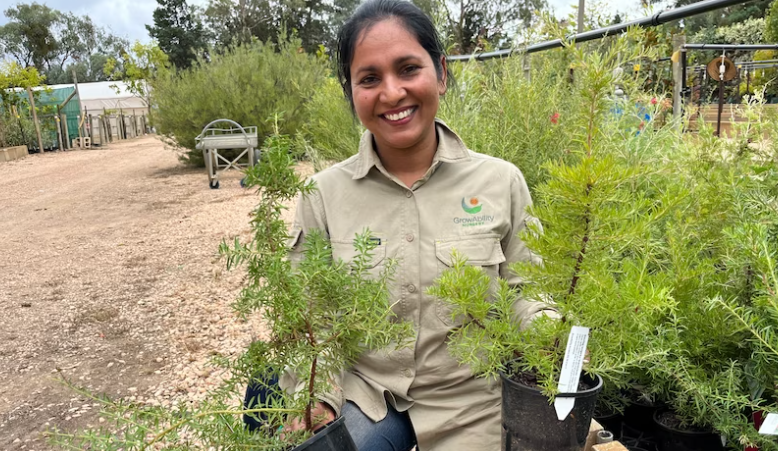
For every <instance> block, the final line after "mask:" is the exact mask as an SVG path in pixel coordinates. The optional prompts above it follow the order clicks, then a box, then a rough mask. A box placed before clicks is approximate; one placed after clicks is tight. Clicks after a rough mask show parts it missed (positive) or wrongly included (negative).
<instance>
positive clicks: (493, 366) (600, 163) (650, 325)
mask: <svg viewBox="0 0 778 451" xmlns="http://www.w3.org/2000/svg"><path fill="white" fill-rule="evenodd" d="M640 36H641V35H640V34H637V33H632V34H630V35H628V36H627V37H623V38H620V39H618V40H617V41H615V42H613V43H611V45H610V46H609V47H606V46H604V47H603V48H601V49H598V50H597V51H592V52H590V53H589V52H587V51H586V50H584V49H580V48H579V49H573V48H570V49H569V50H568V51H569V52H570V55H569V56H570V58H571V59H572V62H573V66H574V67H575V82H574V83H573V84H572V85H569V83H568V82H567V81H561V82H559V81H555V82H553V84H551V86H554V85H555V84H556V86H561V83H568V86H564V87H563V89H564V91H563V92H564V93H565V95H564V96H557V97H565V98H566V99H567V100H566V101H567V102H569V103H567V105H568V107H567V108H565V110H564V111H565V115H566V117H565V123H564V129H565V130H564V131H563V132H561V133H559V134H558V135H556V136H555V137H549V138H547V139H548V140H549V142H555V141H557V140H558V141H562V142H559V143H555V145H559V146H562V147H563V148H566V149H568V150H569V155H568V157H567V160H568V161H565V160H564V159H561V158H558V157H559V156H560V155H561V152H558V153H557V154H556V155H553V154H552V155H549V154H544V155H541V156H540V158H545V159H546V160H547V161H548V162H547V164H546V165H545V166H544V169H545V170H546V171H547V175H546V177H544V180H543V181H542V182H539V183H538V184H537V185H536V188H535V192H534V195H535V200H536V202H537V204H536V206H535V207H534V208H533V209H532V210H531V214H533V216H535V217H537V218H538V219H539V220H540V221H541V223H542V224H543V225H544V230H540V229H539V228H533V229H532V230H531V231H530V232H529V233H527V234H525V235H524V237H523V238H524V240H525V241H526V243H527V245H528V246H529V248H530V249H532V252H533V253H534V254H537V255H540V256H541V257H542V258H543V261H544V263H543V265H533V264H529V263H527V264H525V263H518V264H515V265H514V270H515V271H516V272H517V273H518V274H519V275H520V276H521V277H522V279H524V280H526V285H525V286H524V287H523V289H522V291H521V293H519V292H517V291H513V290H511V289H509V288H508V287H506V286H505V285H504V282H501V284H502V286H501V288H500V290H499V292H498V295H497V296H496V298H495V301H494V302H493V303H489V302H487V301H486V300H485V299H484V296H483V293H478V294H477V295H474V296H464V295H459V293H462V292H463V289H465V288H466V287H468V286H472V287H477V286H484V284H486V286H488V281H487V280H486V279H488V277H487V276H486V275H485V274H484V273H479V272H477V271H474V270H472V269H468V268H467V267H465V266H463V264H459V265H458V266H455V268H454V269H453V270H452V271H453V272H454V274H455V275H448V276H444V277H443V278H442V279H441V280H440V281H438V284H439V285H440V287H439V288H434V289H433V290H432V293H433V294H435V295H437V296H440V297H442V298H444V299H447V300H449V301H450V302H453V303H454V304H455V305H456V309H455V310H456V311H457V312H458V313H460V314H466V315H467V316H470V317H471V318H475V320H474V321H473V322H471V323H469V324H466V325H465V326H464V327H463V328H462V329H461V330H459V331H457V333H456V334H455V335H454V336H453V339H452V344H451V346H452V349H454V350H455V354H457V355H458V357H459V358H460V359H461V358H462V357H463V356H466V355H469V356H470V358H469V359H468V360H466V361H467V362H468V363H470V364H473V366H474V369H475V370H476V371H479V372H483V373H485V374H488V375H494V374H496V373H497V371H499V370H504V369H506V367H505V365H506V364H507V363H508V362H509V361H510V360H511V359H514V358H519V359H520V360H519V367H518V368H513V370H521V371H531V372H533V373H535V374H536V375H537V376H538V383H539V386H541V387H542V389H543V391H544V392H545V393H548V394H552V393H555V391H556V385H557V380H558V377H559V373H560V371H561V363H562V357H563V355H564V351H565V343H566V340H567V336H568V334H569V331H570V328H571V326H573V325H583V326H587V327H590V328H591V329H592V337H591V340H590V348H591V358H592V362H591V366H590V368H589V370H590V371H592V372H594V373H597V374H600V375H602V376H603V377H604V378H605V379H606V380H607V382H608V383H609V384H610V385H611V386H612V387H615V388H619V387H624V386H626V385H627V384H628V383H629V382H630V381H631V378H632V374H633V373H634V371H636V370H637V368H639V365H640V364H642V363H645V362H646V361H648V360H652V359H655V358H658V357H659V356H662V355H664V352H665V351H664V349H663V348H662V347H661V345H660V342H661V340H657V341H656V342H655V341H652V340H650V339H648V340H646V335H647V334H653V333H655V331H656V330H657V329H658V328H660V329H661V327H660V325H661V322H662V320H663V319H665V318H666V316H667V315H669V314H670V313H671V312H672V311H673V309H674V308H675V300H674V299H673V297H672V295H671V293H670V283H669V281H668V280H667V279H666V276H665V275H663V274H662V273H661V272H657V271H656V264H657V260H658V258H659V255H660V254H661V247H660V246H658V244H657V243H656V242H655V239H654V237H655V235H656V233H657V231H658V230H659V229H660V228H661V224H662V221H663V218H664V215H665V214H666V212H667V210H668V209H669V208H671V207H672V206H673V205H675V203H676V201H675V199H677V198H678V197H679V196H681V197H682V193H678V192H675V191H671V190H667V191H666V190H664V189H663V185H664V184H665V182H664V181H665V180H666V179H668V178H669V177H670V176H671V174H670V173H669V172H667V171H662V169H661V168H662V166H661V164H660V162H661V156H660V155H659V154H657V153H656V152H655V151H652V146H654V145H657V144H659V143H665V142H667V141H668V140H669V139H670V136H672V131H670V130H665V131H663V132H662V133H654V132H653V131H651V130H649V129H647V128H644V129H643V131H642V132H640V133H638V134H636V132H637V130H636V129H635V128H633V124H631V116H632V114H627V112H628V111H629V109H630V105H631V102H629V103H627V102H624V103H623V104H621V105H620V107H621V108H622V109H623V110H624V114H621V115H613V114H612V113H613V110H614V106H613V100H612V98H611V96H610V93H611V90H612V89H613V86H614V83H615V82H617V81H619V82H625V81H627V80H622V79H619V78H615V77H617V75H614V72H613V69H614V68H615V67H617V66H620V65H621V64H624V62H625V61H631V60H635V59H638V58H641V57H644V56H646V55H645V54H643V53H642V51H641V50H640V48H641V46H639V45H630V44H632V43H634V41H635V40H639V39H640ZM508 72H510V71H508ZM523 83H528V82H521V81H520V80H516V82H515V83H514V88H513V89H514V90H515V91H518V92H519V93H521V94H518V95H523V96H528V95H533V96H534V95H537V96H538V98H537V99H534V100H535V102H534V103H533V104H534V105H541V104H542V101H541V100H540V98H542V99H548V101H550V102H553V101H554V100H553V99H552V98H551V96H548V97H546V96H547V95H548V94H550V91H542V92H540V93H537V94H535V93H532V94H527V93H526V92H527V91H529V89H526V84H524V85H523ZM506 85H507V83H506ZM516 85H518V88H516V87H515V86H516ZM541 86H542V85H541ZM504 89H505V90H504V91H503V90H500V89H499V88H498V90H497V92H498V94H497V96H498V97H499V96H502V97H505V96H509V95H511V94H512V93H510V90H509V89H508V88H507V87H506V88H504ZM513 95H517V94H515V93H513ZM524 98H525V99H526V97H524ZM495 101H497V99H495ZM517 103H518V102H517ZM525 104H529V102H527V103H525ZM552 108H553V107H552ZM633 114H634V113H633ZM522 116H524V115H522ZM529 116H530V115H529V114H526V116H524V117H526V118H527V120H529ZM524 117H522V118H524ZM495 119H496V118H495ZM514 119H515V118H514ZM543 120H545V121H548V117H543ZM500 125H502V124H500ZM519 126H520V127H522V129H521V131H517V132H515V133H516V134H517V135H518V134H523V133H534V135H533V136H532V137H530V138H529V140H532V138H534V137H536V136H537V133H538V131H537V130H535V131H531V130H532V129H538V128H541V126H539V125H538V124H532V123H530V124H527V125H524V124H520V125H519ZM525 127H526V128H525ZM543 128H545V129H546V130H547V129H549V128H550V127H549V125H546V126H545V127H543ZM540 133H543V131H541V132H540ZM539 141H540V140H539ZM541 142H542V141H541ZM527 147H528V146H527ZM540 149H542V146H540ZM527 152H528V153H529V149H528V150H527ZM549 157H551V158H549ZM532 169H534V167H533V168H532ZM532 169H531V170H532ZM525 173H527V170H526V169H525ZM536 180H537V179H536ZM463 268H465V269H467V270H466V271H463ZM452 293H453V294H454V295H452ZM519 296H521V297H522V298H524V299H527V300H531V301H536V302H547V301H549V300H552V301H553V303H554V305H555V306H556V308H557V311H558V313H559V314H560V315H561V316H562V318H563V319H562V320H561V321H554V320H550V319H549V318H539V319H537V320H535V321H534V322H533V323H532V324H531V325H529V324H524V325H523V326H525V327H524V329H523V330H522V331H519V329H518V326H517V325H516V324H513V322H512V321H511V315H510V311H511V310H510V307H511V305H512V303H513V301H514V300H516V299H518V297H519ZM494 333H497V336H492V334H494ZM463 343H464V344H463ZM474 343H477V346H472V345H473V344H474ZM471 346H472V347H473V348H474V349H477V350H474V351H469V352H468V351H466V349H467V348H468V347H471ZM483 356H487V357H488V358H487V359H486V360H485V361H483V362H481V363H479V362H478V360H479V359H481V358H482V357H483Z"/></svg>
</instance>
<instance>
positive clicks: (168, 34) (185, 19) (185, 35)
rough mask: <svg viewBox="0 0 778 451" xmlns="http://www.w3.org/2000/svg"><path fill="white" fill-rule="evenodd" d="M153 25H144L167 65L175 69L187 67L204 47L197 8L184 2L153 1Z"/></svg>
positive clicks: (203, 32) (202, 27) (205, 40)
mask: <svg viewBox="0 0 778 451" xmlns="http://www.w3.org/2000/svg"><path fill="white" fill-rule="evenodd" d="M157 4H158V5H159V6H157V8H156V9H155V10H154V25H146V29H147V30H148V31H149V35H150V36H151V38H152V39H155V40H156V41H157V42H158V43H159V46H160V48H161V49H162V51H163V52H165V54H166V55H167V56H168V58H169V59H170V62H171V63H172V64H173V65H174V66H176V67H177V68H179V69H186V68H188V67H189V66H190V65H191V64H192V63H193V62H194V61H195V60H196V58H197V55H198V54H202V52H203V51H204V50H205V49H206V48H207V46H208V43H207V40H208V35H207V33H206V31H205V27H204V26H203V23H202V20H201V19H200V16H199V13H198V9H197V8H196V7H194V6H189V5H188V4H187V3H186V0H157Z"/></svg>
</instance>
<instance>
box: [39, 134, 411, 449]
mask: <svg viewBox="0 0 778 451" xmlns="http://www.w3.org/2000/svg"><path fill="white" fill-rule="evenodd" d="M262 150H263V152H262V157H261V159H260V162H259V164H257V165H256V166H254V167H253V168H250V169H249V170H247V173H246V182H247V185H248V186H249V187H256V188H257V192H258V194H259V196H260V201H259V204H258V205H257V207H256V208H255V210H254V211H253V213H252V215H251V225H252V228H253V232H254V235H253V238H252V239H251V240H250V241H249V242H247V243H242V242H240V241H239V240H238V239H236V240H235V241H234V243H232V244H228V243H227V242H226V241H224V242H222V244H221V245H220V247H219V251H220V254H221V255H222V257H224V258H226V261H227V267H228V268H235V267H238V266H241V267H245V269H246V275H247V284H246V285H245V286H244V289H243V291H242V292H241V295H240V297H239V299H238V300H237V301H236V302H235V304H234V308H235V310H236V312H237V313H238V314H239V315H241V316H244V317H245V316H248V315H258V314H260V315H262V316H263V318H264V319H265V321H267V324H268V328H269V334H268V336H269V338H268V339H267V341H256V342H254V343H252V344H251V346H250V347H249V348H248V350H247V351H246V352H245V353H244V354H243V355H242V356H240V357H239V358H238V359H236V360H230V359H227V358H219V359H217V360H216V361H215V363H216V364H219V365H221V366H223V367H224V368H225V369H227V370H229V372H230V373H231V375H232V377H231V378H230V379H229V380H227V381H226V382H225V383H224V385H223V386H221V387H219V388H218V389H217V390H214V391H212V392H210V393H209V396H208V398H207V399H206V400H205V401H204V402H203V403H201V404H200V405H198V406H186V405H184V404H182V405H179V406H177V407H176V409H174V410H165V409H159V408H153V407H141V406H137V405H131V404H126V403H123V402H114V401H110V400H107V399H103V400H102V401H103V402H104V403H105V406H106V409H105V410H104V412H103V415H104V416H106V417H107V418H108V419H109V420H111V421H110V422H109V425H108V426H106V427H104V428H101V429H99V430H94V429H93V430H87V431H81V432H78V433H75V434H70V433H64V432H61V431H55V432H54V438H55V440H56V441H58V442H59V443H60V444H66V445H68V446H70V447H71V448H72V449H85V448H88V449H106V450H108V449H117V448H122V449H127V450H135V449H146V448H148V447H151V446H152V445H154V446H159V447H160V448H161V449H170V450H173V449H191V448H198V449H207V448H208V447H209V446H215V447H218V448H219V449H268V450H286V449H289V445H290V444H294V443H299V442H301V441H302V440H303V439H305V438H306V437H307V436H309V435H310V434H311V432H312V431H311V430H308V431H302V432H298V433H285V436H284V437H281V436H279V435H278V434H275V433H274V432H275V430H276V429H277V428H278V426H279V425H282V424H285V423H286V421H288V416H302V417H303V419H304V422H305V424H306V425H308V427H309V429H310V428H312V426H313V424H314V420H315V418H313V417H312V413H311V406H312V404H313V403H314V402H316V401H317V400H318V399H319V398H318V395H319V394H321V393H324V392H325V391H328V390H329V389H330V388H331V380H332V379H333V378H334V377H336V376H337V375H339V374H340V373H341V372H342V371H343V370H344V369H345V368H347V367H348V366H349V365H351V364H353V363H354V362H355V361H356V359H357V358H358V357H359V356H360V355H361V354H362V353H363V352H365V351H367V350H381V349H392V348H393V346H401V345H402V344H403V343H405V340H407V339H408V337H410V334H411V332H412V329H411V324H410V323H402V322H397V321H395V316H394V313H393V312H392V305H391V304H390V299H389V292H388V290H387V284H388V282H389V280H390V278H391V275H392V274H393V268H394V266H393V264H388V265H387V266H385V267H384V268H383V269H382V270H381V271H380V273H379V274H369V271H370V269H369V262H370V260H371V255H370V253H371V251H372V249H373V248H374V244H373V242H372V240H371V239H370V238H371V236H370V233H369V231H365V232H364V233H362V234H359V235H357V236H356V237H355V240H354V248H355V254H356V255H355V258H354V260H353V261H352V262H350V263H345V262H343V261H333V257H332V248H331V246H330V245H329V242H328V241H327V240H326V239H325V238H324V236H323V235H322V233H321V232H313V233H310V234H308V235H307V236H306V241H305V244H304V246H303V247H304V249H303V251H302V252H299V253H298V252H291V253H290V251H289V248H288V240H289V238H290V237H289V236H288V233H287V226H286V224H285V222H284V220H283V219H282V212H283V210H284V208H285V207H284V205H285V204H287V203H288V202H290V201H291V200H292V199H294V198H296V197H297V196H299V195H302V196H305V195H309V194H310V193H311V192H312V191H313V190H315V186H314V185H313V184H310V183H306V182H305V181H303V180H301V179H300V178H299V176H298V175H297V174H296V172H295V170H294V163H295V160H294V159H293V158H292V156H291V152H290V150H291V140H290V139H288V138H287V137H285V136H279V135H273V136H271V137H269V138H268V139H267V140H266V141H265V146H264V148H263V149H262ZM285 370H291V371H294V373H295V375H296V376H297V378H298V379H300V380H301V381H304V384H303V385H304V389H303V390H301V391H298V392H296V393H285V394H283V395H282V398H283V402H282V401H281V400H280V399H277V400H271V404H270V405H269V406H267V407H263V408H261V409H252V410H244V409H243V408H242V407H241V406H240V405H236V403H237V402H240V401H236V400H235V398H236V397H235V393H238V392H239V390H243V389H244V388H245V386H246V384H247V383H249V381H251V382H259V381H258V380H257V378H261V379H263V378H266V380H269V379H270V377H271V376H273V375H279V374H280V373H281V372H282V371H285ZM259 383H261V382H259ZM282 405H283V407H282ZM244 413H248V414H259V413H262V414H264V415H266V416H267V420H266V422H265V424H266V426H267V427H266V428H265V429H264V430H261V431H259V433H256V434H252V433H248V432H247V431H246V429H245V428H244V427H243V424H242V422H241V419H240V415H242V414H244ZM154 449H157V448H154Z"/></svg>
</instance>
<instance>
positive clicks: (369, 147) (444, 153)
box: [352, 119, 470, 180]
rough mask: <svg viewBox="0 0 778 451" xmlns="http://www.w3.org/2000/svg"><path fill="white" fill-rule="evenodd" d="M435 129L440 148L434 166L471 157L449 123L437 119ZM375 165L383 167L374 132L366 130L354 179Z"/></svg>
mask: <svg viewBox="0 0 778 451" xmlns="http://www.w3.org/2000/svg"><path fill="white" fill-rule="evenodd" d="M435 129H436V130H437V132H438V149H437V151H436V152H435V157H434V158H433V160H432V164H433V166H434V165H435V164H436V163H437V162H439V161H440V162H444V163H457V162H459V161H467V160H469V159H470V153H469V152H468V150H467V147H465V143H463V142H462V139H460V138H459V136H457V134H456V133H454V132H453V131H452V130H451V129H450V128H449V126H448V125H446V124H445V123H444V122H443V121H441V120H440V119H435ZM373 166H377V167H382V166H381V160H380V159H379V158H378V154H377V153H376V151H375V149H374V148H373V134H372V133H370V131H369V130H366V131H365V133H363V134H362V139H361V140H360V141H359V154H358V155H357V168H356V171H354V176H353V177H352V178H353V179H354V180H358V179H361V178H364V177H365V176H367V173H368V172H370V169H372V168H373Z"/></svg>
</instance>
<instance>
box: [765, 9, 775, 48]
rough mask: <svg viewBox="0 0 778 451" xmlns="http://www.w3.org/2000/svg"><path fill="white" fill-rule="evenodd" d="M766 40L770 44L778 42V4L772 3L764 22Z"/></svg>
mask: <svg viewBox="0 0 778 451" xmlns="http://www.w3.org/2000/svg"><path fill="white" fill-rule="evenodd" d="M764 38H765V41H767V42H769V43H776V42H778V2H775V1H774V2H772V3H771V4H770V9H769V10H768V12H767V17H765V22H764Z"/></svg>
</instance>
